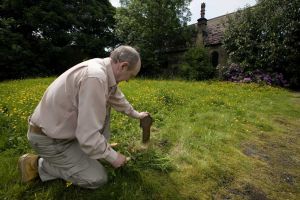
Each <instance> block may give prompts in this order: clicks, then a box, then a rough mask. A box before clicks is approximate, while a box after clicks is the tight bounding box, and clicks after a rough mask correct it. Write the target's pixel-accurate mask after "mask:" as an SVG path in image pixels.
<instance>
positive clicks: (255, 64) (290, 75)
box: [224, 0, 300, 88]
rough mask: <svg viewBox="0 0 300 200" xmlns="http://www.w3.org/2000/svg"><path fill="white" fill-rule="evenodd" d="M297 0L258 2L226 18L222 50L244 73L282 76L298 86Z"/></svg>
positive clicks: (299, 20) (299, 24)
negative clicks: (258, 72) (227, 19)
mask: <svg viewBox="0 0 300 200" xmlns="http://www.w3.org/2000/svg"><path fill="white" fill-rule="evenodd" d="M299 8H300V1H299V0H296V1H289V0H259V1H258V3H257V5H256V6H255V7H252V8H247V9H243V10H240V11H238V12H236V13H235V14H234V17H232V18H229V21H228V26H227V27H228V28H227V29H226V32H225V38H224V47H225V49H226V50H227V51H228V53H229V56H230V58H231V60H232V61H233V62H235V63H241V66H242V67H243V68H244V71H245V72H248V71H250V72H252V71H255V70H260V71H261V72H262V73H269V74H272V73H278V74H279V73H282V74H283V76H284V79H286V80H288V82H289V83H290V86H291V87H298V88H299V87H300V78H299V77H300V68H299V63H300V52H299V49H300V44H299V40H300V18H299V16H300V9H299Z"/></svg>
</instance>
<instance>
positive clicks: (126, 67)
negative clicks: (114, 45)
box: [121, 62, 129, 71]
mask: <svg viewBox="0 0 300 200" xmlns="http://www.w3.org/2000/svg"><path fill="white" fill-rule="evenodd" d="M128 66H129V63H128V62H122V63H121V70H122V71H128Z"/></svg>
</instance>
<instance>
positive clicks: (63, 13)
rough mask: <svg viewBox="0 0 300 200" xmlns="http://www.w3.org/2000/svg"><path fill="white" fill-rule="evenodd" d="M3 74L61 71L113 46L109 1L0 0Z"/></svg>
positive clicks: (0, 39) (18, 74) (0, 42)
mask: <svg viewBox="0 0 300 200" xmlns="http://www.w3.org/2000/svg"><path fill="white" fill-rule="evenodd" d="M0 5H1V6H0V13H1V16H0V31H1V32H0V46H1V47H0V56H1V63H0V65H1V69H0V70H1V76H0V79H4V78H18V77H25V76H28V75H31V76H32V75H37V74H59V73H61V72H63V71H64V70H65V69H66V68H68V67H70V66H72V65H73V64H75V63H77V62H79V61H82V60H83V59H87V58H90V57H96V56H97V57H100V56H101V57H102V56H106V55H107V52H106V51H105V49H106V48H109V47H112V46H114V45H115V43H116V41H115V39H114V33H113V30H114V25H115V21H114V18H113V16H114V14H115V8H114V7H113V6H112V5H111V4H110V2H109V1H108V0H101V1H100V0H91V1H86V0H84V1H74V0H73V1H61V0H47V1H46V0H38V1H22V0H3V1H1V4H0Z"/></svg>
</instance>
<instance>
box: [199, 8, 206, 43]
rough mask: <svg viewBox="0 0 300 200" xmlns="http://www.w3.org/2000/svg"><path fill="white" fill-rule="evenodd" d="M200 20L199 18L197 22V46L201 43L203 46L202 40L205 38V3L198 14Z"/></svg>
mask: <svg viewBox="0 0 300 200" xmlns="http://www.w3.org/2000/svg"><path fill="white" fill-rule="evenodd" d="M200 15H201V18H199V19H198V20H197V21H198V23H197V29H198V39H197V40H198V44H200V43H202V44H204V40H205V38H206V36H207V30H206V28H207V19H206V18H205V3H202V4H201V12H200Z"/></svg>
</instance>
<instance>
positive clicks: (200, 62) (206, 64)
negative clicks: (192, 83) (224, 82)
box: [180, 47, 215, 80]
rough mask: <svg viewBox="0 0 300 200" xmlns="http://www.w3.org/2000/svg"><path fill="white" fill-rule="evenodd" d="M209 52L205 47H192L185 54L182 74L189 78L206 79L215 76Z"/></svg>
mask: <svg viewBox="0 0 300 200" xmlns="http://www.w3.org/2000/svg"><path fill="white" fill-rule="evenodd" d="M214 71H215V70H214V68H213V66H212V65H211V63H210V58H209V55H208V52H207V50H206V49H204V47H193V48H190V49H189V50H188V51H187V52H186V53H185V54H184V56H183V64H182V65H181V66H180V74H181V75H182V76H183V77H184V78H187V79H189V80H206V79H210V78H212V77H213V76H214Z"/></svg>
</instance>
